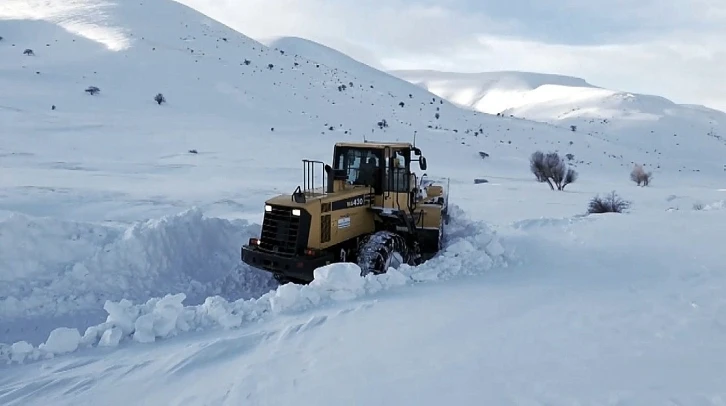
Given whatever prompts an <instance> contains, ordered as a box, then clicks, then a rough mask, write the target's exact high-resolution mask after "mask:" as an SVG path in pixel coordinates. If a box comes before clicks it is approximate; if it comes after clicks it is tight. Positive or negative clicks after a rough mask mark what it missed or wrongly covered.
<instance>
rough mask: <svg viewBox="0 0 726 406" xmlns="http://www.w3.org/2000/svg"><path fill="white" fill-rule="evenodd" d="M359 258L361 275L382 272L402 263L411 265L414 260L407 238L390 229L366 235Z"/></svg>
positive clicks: (396, 267) (360, 248) (360, 246)
mask: <svg viewBox="0 0 726 406" xmlns="http://www.w3.org/2000/svg"><path fill="white" fill-rule="evenodd" d="M357 258H358V266H359V267H360V269H361V276H366V275H368V274H369V273H373V274H376V275H378V274H382V273H385V272H386V271H388V268H394V269H398V267H399V266H401V265H402V264H409V265H410V264H411V262H412V256H411V254H410V251H409V249H408V245H407V244H406V240H405V239H404V238H403V237H401V236H400V235H398V234H396V233H392V232H390V231H379V232H377V233H373V234H371V235H369V236H367V237H365V239H363V241H361V244H360V245H359V248H358V255H357Z"/></svg>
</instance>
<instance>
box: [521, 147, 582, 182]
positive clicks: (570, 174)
mask: <svg viewBox="0 0 726 406" xmlns="http://www.w3.org/2000/svg"><path fill="white" fill-rule="evenodd" d="M529 169H530V170H531V171H532V173H533V174H534V176H535V177H536V178H537V181H538V182H542V183H547V184H548V185H549V186H550V189H552V190H555V188H557V190H564V189H565V186H567V185H569V184H570V183H574V182H575V181H576V180H577V178H578V174H577V171H575V170H574V169H572V168H570V167H569V166H568V165H567V163H565V161H564V160H563V159H562V158H561V157H560V156H559V155H558V154H557V153H556V152H550V153H547V154H545V153H543V152H542V151H537V152H535V153H533V154H532V156H531V157H530V159H529Z"/></svg>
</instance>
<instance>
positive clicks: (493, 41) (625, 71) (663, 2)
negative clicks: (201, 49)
mask: <svg viewBox="0 0 726 406" xmlns="http://www.w3.org/2000/svg"><path fill="white" fill-rule="evenodd" d="M177 1H180V2H181V3H184V4H187V5H189V6H191V7H194V8H196V9H198V10H200V11H202V12H204V13H205V14H208V15H210V16H211V17H213V18H215V19H218V20H220V21H222V22H223V23H225V24H228V25H230V26H231V27H233V28H235V29H237V30H239V31H240V32H242V33H244V34H246V35H249V36H251V37H253V38H265V37H270V36H281V35H291V36H300V37H304V38H308V39H311V40H313V41H318V42H321V43H323V44H325V45H328V46H331V47H333V48H336V49H339V50H341V51H342V52H345V53H348V54H349V55H350V56H352V57H354V58H357V59H360V60H362V61H363V62H366V63H369V64H372V65H375V66H378V65H379V64H378V63H377V62H381V63H382V64H383V66H385V67H386V68H388V69H414V68H418V69H440V70H449V71H465V72H481V71H493V70H525V71H536V72H545V73H558V74H564V75H571V76H578V77H582V78H584V79H586V80H588V81H589V82H591V83H593V84H595V85H599V86H604V87H609V88H615V89H622V90H628V91H633V92H639V93H650V94H658V95H662V96H665V97H668V98H670V99H672V100H674V101H676V102H683V103H698V104H706V105H709V106H711V107H716V108H720V109H723V110H726V83H724V84H721V76H722V73H721V72H722V67H723V66H725V65H726V41H724V40H723V38H726V1H723V0H658V1H656V0H589V1H586V2H585V1H582V0H550V1H547V2H544V1H541V0H508V1H507V2H482V1H480V0H438V1H434V0H416V1H414V0H366V1H360V0H177ZM374 57H375V59H377V60H375V61H374V60H373V59H374Z"/></svg>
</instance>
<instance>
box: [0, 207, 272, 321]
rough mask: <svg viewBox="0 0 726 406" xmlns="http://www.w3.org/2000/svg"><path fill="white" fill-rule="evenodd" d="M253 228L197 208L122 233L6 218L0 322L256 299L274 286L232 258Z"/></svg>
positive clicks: (0, 242)
mask: <svg viewBox="0 0 726 406" xmlns="http://www.w3.org/2000/svg"><path fill="white" fill-rule="evenodd" d="M258 230H259V226H257V225H250V224H248V223H247V222H245V221H242V220H237V221H228V220H225V219H218V218H206V217H204V216H203V215H202V212H201V211H200V210H198V209H191V210H188V211H185V212H183V213H180V214H178V215H174V216H168V217H164V218H161V219H158V220H150V221H146V222H140V223H136V224H133V225H131V226H129V227H127V228H125V227H122V226H110V225H98V224H82V223H76V222H67V221H58V220H53V219H46V218H31V217H27V216H24V215H13V216H11V217H9V218H7V219H6V220H5V221H2V222H0V319H3V320H6V321H7V320H11V319H14V318H28V317H33V316H44V317H48V316H54V317H58V316H59V315H63V314H70V313H73V312H77V311H81V310H90V309H93V310H95V309H99V308H100V307H101V305H102V304H103V303H104V302H105V301H107V300H111V301H118V300H121V299H129V300H134V301H146V300H147V299H148V298H150V297H156V296H161V295H164V294H166V293H167V292H184V293H185V294H186V297H187V298H188V299H189V300H190V301H192V302H195V303H201V302H202V301H203V300H204V298H206V297H207V296H210V295H225V296H227V295H229V296H228V297H230V298H235V299H236V298H239V297H244V298H249V297H254V296H259V295H261V294H262V293H264V292H267V291H269V290H270V289H273V288H274V287H275V286H277V284H276V282H274V280H273V279H272V278H270V277H269V275H267V274H265V273H262V272H259V271H256V270H253V269H251V268H249V267H246V266H244V265H242V264H240V260H239V249H240V246H241V245H242V244H243V243H244V242H245V241H247V240H248V239H249V237H251V236H254V235H257V233H258ZM232 295H234V296H232Z"/></svg>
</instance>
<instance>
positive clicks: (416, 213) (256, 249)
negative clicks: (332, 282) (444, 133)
mask: <svg viewBox="0 0 726 406" xmlns="http://www.w3.org/2000/svg"><path fill="white" fill-rule="evenodd" d="M412 162H418V166H419V168H420V169H421V170H422V171H425V170H426V166H427V165H426V158H425V157H424V156H422V154H421V150H420V149H419V148H416V146H415V145H412V144H410V143H384V142H363V143H337V144H335V148H334V151H333V162H332V165H327V164H325V163H324V162H320V161H311V160H306V159H305V160H303V178H304V179H303V185H302V186H298V187H297V188H296V189H295V191H294V192H293V193H292V194H284V195H281V196H277V197H274V198H271V199H269V200H267V201H266V202H265V213H264V218H263V221H262V230H261V233H260V236H259V238H251V239H250V240H249V242H248V244H246V245H243V246H242V250H241V257H242V261H243V262H244V263H246V264H249V265H251V266H253V267H255V268H259V269H262V270H265V271H267V272H271V273H272V274H273V275H274V277H275V278H276V279H277V280H278V281H279V282H280V283H287V282H293V283H301V284H305V283H309V282H311V281H312V280H313V271H314V270H315V269H316V268H319V267H321V266H325V265H328V264H332V263H336V262H353V263H356V264H358V266H360V268H361V275H363V276H364V275H367V274H369V273H375V274H380V273H384V272H386V271H387V270H388V269H389V267H393V268H397V267H398V266H399V265H400V264H403V263H405V264H409V265H417V264H420V263H421V262H423V261H426V260H427V259H430V258H431V257H433V256H434V255H435V254H436V253H437V252H438V251H439V250H440V249H441V247H442V239H443V233H444V225H445V224H447V223H448V202H449V199H448V189H449V180H448V179H443V180H438V181H432V180H430V179H429V178H428V177H427V175H426V174H425V173H424V174H422V175H421V176H420V177H419V176H417V175H416V173H414V172H412V171H411V163H412ZM316 168H320V169H319V170H317V169H316ZM318 181H319V183H320V185H319V187H316V183H318Z"/></svg>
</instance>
